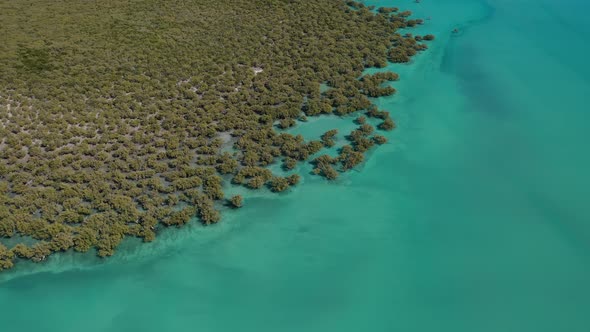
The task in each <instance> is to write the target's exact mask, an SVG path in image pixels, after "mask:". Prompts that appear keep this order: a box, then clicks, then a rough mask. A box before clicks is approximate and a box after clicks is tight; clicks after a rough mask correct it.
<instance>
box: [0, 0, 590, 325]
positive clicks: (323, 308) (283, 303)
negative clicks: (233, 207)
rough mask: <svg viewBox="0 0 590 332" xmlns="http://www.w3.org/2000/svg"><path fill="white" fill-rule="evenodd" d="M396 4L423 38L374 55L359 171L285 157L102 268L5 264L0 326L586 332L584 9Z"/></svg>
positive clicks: (311, 129) (588, 45)
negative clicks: (405, 58) (414, 19)
mask: <svg viewBox="0 0 590 332" xmlns="http://www.w3.org/2000/svg"><path fill="white" fill-rule="evenodd" d="M369 3H373V4H377V5H390V4H391V3H392V2H390V1H370V2H369ZM395 5H396V6H400V7H402V8H409V9H411V10H413V11H414V12H415V13H416V14H417V16H421V17H428V16H430V17H431V20H429V21H427V24H426V25H425V26H423V27H420V28H419V30H418V31H420V30H421V31H424V32H426V31H427V32H434V33H435V34H436V35H437V40H436V41H435V42H434V43H432V44H431V48H430V50H429V51H428V52H427V53H424V54H422V55H420V56H419V57H418V58H416V60H415V61H414V63H413V64H412V65H410V66H400V65H395V66H391V69H393V70H395V71H397V72H399V73H400V74H401V81H400V82H397V83H396V84H395V86H396V88H397V89H398V91H399V93H398V95H397V96H395V97H392V98H385V99H380V100H377V101H376V102H377V103H378V104H379V106H380V107H382V108H384V109H388V110H390V111H391V112H392V114H393V115H394V117H395V118H396V120H397V121H398V129H397V130H396V131H394V132H392V133H391V134H390V135H389V138H390V143H389V144H387V145H385V146H382V147H379V148H378V149H376V150H375V151H374V152H373V153H372V154H371V155H370V158H369V159H368V161H367V163H366V164H365V165H364V166H363V167H362V168H361V169H360V171H359V172H352V173H350V174H348V175H345V176H342V177H341V178H340V179H339V180H338V181H336V182H335V183H327V182H325V181H324V180H323V179H321V178H318V177H313V176H309V175H308V174H307V172H308V170H309V167H308V166H303V167H302V168H301V169H300V172H301V173H302V174H304V179H303V182H304V183H302V185H300V186H298V187H297V188H296V189H294V190H293V191H291V192H290V193H288V194H284V195H278V196H277V195H270V194H267V193H260V194H256V195H257V196H254V197H252V196H251V197H249V198H247V199H246V206H245V207H244V208H243V209H242V210H240V211H238V212H231V213H226V214H225V219H224V223H222V224H220V225H218V226H215V227H210V228H206V229H205V228H203V227H199V226H197V225H193V226H191V227H188V228H186V229H181V230H172V231H171V232H167V233H165V234H164V235H163V236H162V237H161V238H159V239H158V240H157V241H156V242H155V243H152V244H148V245H142V246H137V245H136V243H128V244H127V246H126V248H124V249H122V250H120V252H119V253H118V255H116V256H115V257H113V258H112V259H110V260H108V261H106V262H98V261H97V259H95V258H93V257H89V256H84V257H81V256H78V255H71V254H64V255H61V256H58V257H55V258H52V259H51V260H50V261H49V262H48V263H47V264H45V265H41V266H39V265H35V266H31V265H27V264H19V265H20V266H19V267H18V268H17V269H16V270H15V271H11V272H9V273H4V274H2V275H0V278H3V280H4V282H2V283H0V329H1V331H10V332H12V331H19V332H20V331H24V332H28V331H60V332H69V331H88V332H93V331H108V332H115V331H145V332H147V331H207V332H209V331H213V332H215V331H297V332H300V331H322V332H325V331H404V332H411V331H420V332H422V331H424V332H426V331H428V332H431V331H445V332H446V331H449V332H484V331H485V332H487V331H489V332H511V331H515V332H528V331H531V332H542V331H548V332H549V331H568V332H577V331H588V330H589V329H590V316H589V315H588V314H589V308H590V283H589V282H588V281H589V280H590V224H589V222H590V206H589V205H588V204H587V197H588V196H587V193H588V188H590V175H588V170H590V154H589V153H588V149H587V148H586V144H587V142H588V141H589V140H588V138H589V137H588V136H590V135H589V134H588V132H587V130H586V126H587V123H588V121H587V120H588V119H589V117H588V115H587V113H586V111H587V109H588V107H587V106H586V105H585V101H587V100H588V99H587V98H588V96H589V95H590V78H589V77H590V65H589V64H588V63H587V62H586V61H587V59H589V58H590V21H589V20H587V18H586V17H585V12H586V11H587V9H589V7H590V5H588V4H586V3H584V1H583V0H562V1H559V2H557V1H549V0H535V1H533V0H518V1H514V0H512V1H508V0H489V1H487V2H482V1H479V0H439V1H435V0H422V1H421V3H420V4H415V3H413V1H410V0H403V1H402V0H400V1H396V2H395ZM455 27H458V28H459V29H460V33H459V34H457V35H453V34H451V30H452V29H453V28H455ZM350 121H351V119H344V120H335V119H318V120H315V121H312V122H310V123H309V124H307V125H305V126H300V127H299V128H297V129H296V131H299V132H301V133H303V134H305V135H306V136H309V137H313V136H318V135H319V134H321V133H322V132H323V131H324V130H327V129H332V128H334V127H338V128H341V129H342V130H341V133H344V132H346V130H347V128H351V123H350ZM35 271H36V272H37V273H33V274H31V273H32V272H35Z"/></svg>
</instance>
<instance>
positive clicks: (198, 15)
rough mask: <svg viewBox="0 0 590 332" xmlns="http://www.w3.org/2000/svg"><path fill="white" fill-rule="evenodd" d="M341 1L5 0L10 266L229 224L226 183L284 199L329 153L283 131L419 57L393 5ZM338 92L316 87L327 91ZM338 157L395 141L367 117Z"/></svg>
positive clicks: (379, 90)
mask: <svg viewBox="0 0 590 332" xmlns="http://www.w3.org/2000/svg"><path fill="white" fill-rule="evenodd" d="M372 9H373V8H366V7H365V6H363V5H362V4H360V3H356V2H353V1H349V2H346V3H345V2H344V1H341V0H314V1H309V0H218V1H208V0H166V1H164V0H125V1H78V0H12V1H3V2H0V22H2V34H1V36H0V137H1V139H2V140H1V141H0V240H1V238H8V237H15V236H16V237H22V238H28V239H34V244H33V245H24V244H19V245H16V246H14V247H12V248H8V247H6V246H4V245H1V244H0V270H2V269H7V268H10V267H12V265H13V262H14V260H16V259H19V258H20V259H30V260H33V261H42V260H44V259H45V258H46V257H47V256H49V255H50V254H51V253H53V252H58V251H65V250H69V249H72V248H73V249H74V250H76V251H80V252H85V251H88V250H90V249H96V250H97V253H98V255H100V256H109V255H112V254H113V252H114V250H115V248H116V247H117V245H118V244H119V243H120V242H121V241H122V240H123V239H124V238H125V237H126V236H134V237H140V238H143V239H144V240H145V241H152V240H153V239H154V238H155V236H156V233H157V231H158V229H159V227H165V226H181V225H184V224H186V223H187V222H189V221H190V220H191V218H193V217H194V216H197V217H198V218H199V219H200V220H201V221H202V222H203V223H205V224H210V223H215V222H217V221H219V219H220V215H219V211H218V207H219V206H220V205H222V204H228V203H229V204H230V205H231V206H233V207H240V206H241V205H242V197H241V196H235V197H232V198H227V197H225V195H224V193H223V191H222V185H223V184H224V183H228V182H230V181H231V183H233V184H236V185H244V186H246V187H248V188H252V189H256V188H261V187H265V186H266V187H268V188H269V189H270V190H272V191H275V192H281V191H284V190H287V189H288V188H289V187H290V186H293V185H295V184H297V182H298V181H299V177H298V176H297V175H291V176H288V177H279V176H276V175H274V174H272V173H271V172H270V171H269V170H268V169H267V168H265V166H268V165H270V164H273V163H277V162H282V163H283V168H284V169H285V170H290V169H293V168H294V167H295V166H296V164H297V163H298V162H301V161H304V160H308V159H309V158H310V156H313V155H315V154H317V153H318V152H320V150H322V149H324V148H325V147H330V146H332V145H334V136H335V135H336V134H337V132H335V131H334V132H328V133H326V134H325V135H324V136H323V137H322V140H321V141H306V140H305V139H304V138H303V137H301V136H294V135H291V134H288V133H286V132H284V131H283V130H282V128H289V127H292V126H293V125H295V124H296V123H297V121H296V120H303V119H304V118H305V116H308V117H309V116H317V115H321V114H329V113H334V114H336V115H345V114H349V113H353V112H357V111H362V110H366V116H368V117H373V118H379V119H381V120H382V123H381V124H380V125H379V128H380V129H383V130H390V129H393V128H394V127H395V123H394V122H393V120H392V119H391V118H390V117H389V113H388V112H385V111H380V110H378V109H376V108H375V107H373V106H371V103H370V100H369V97H379V96H384V95H391V94H393V93H395V89H393V88H392V87H390V86H388V85H386V84H383V83H384V82H386V81H393V80H397V79H398V77H397V75H395V74H393V73H388V74H376V75H371V76H364V77H362V78H361V79H359V77H360V76H361V75H362V71H363V69H365V68H367V67H384V66H385V65H386V64H387V63H388V61H390V62H407V61H409V58H410V57H411V56H412V55H414V54H416V53H417V52H419V51H420V50H423V49H425V48H426V47H425V46H424V45H423V44H420V43H419V41H421V40H432V39H433V38H434V37H433V36H427V37H426V36H425V37H424V38H416V37H415V36H412V35H408V34H405V35H402V34H399V33H397V32H396V30H397V29H399V28H406V27H411V26H414V25H416V24H421V23H422V21H421V20H411V19H409V18H408V17H409V16H410V14H411V13H409V12H400V11H398V10H397V9H396V8H380V9H378V10H372ZM322 83H325V84H327V85H328V86H329V87H330V88H329V89H328V90H327V91H323V92H321V90H320V84H322ZM357 121H358V123H359V125H360V127H359V129H358V130H355V131H354V132H352V133H350V135H349V136H348V138H349V140H350V145H346V146H344V147H343V148H342V149H341V153H340V156H339V157H336V158H332V157H329V156H327V155H324V156H321V157H317V158H315V159H314V160H313V161H312V163H313V164H314V165H315V166H316V169H315V171H314V172H315V173H317V174H321V175H323V176H325V177H327V178H328V179H334V178H336V177H337V176H338V173H339V172H340V171H345V170H348V169H351V168H353V167H355V166H356V165H358V164H359V163H361V162H362V161H363V158H364V157H363V152H364V151H366V150H367V149H369V148H370V147H371V146H372V145H373V144H375V143H378V144H383V143H385V141H386V140H385V138H384V137H383V136H380V135H375V134H374V128H373V127H372V126H370V125H368V124H366V123H365V121H366V118H364V117H362V118H359V119H358V120H357Z"/></svg>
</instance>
